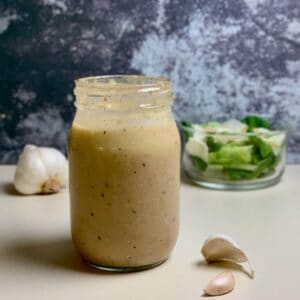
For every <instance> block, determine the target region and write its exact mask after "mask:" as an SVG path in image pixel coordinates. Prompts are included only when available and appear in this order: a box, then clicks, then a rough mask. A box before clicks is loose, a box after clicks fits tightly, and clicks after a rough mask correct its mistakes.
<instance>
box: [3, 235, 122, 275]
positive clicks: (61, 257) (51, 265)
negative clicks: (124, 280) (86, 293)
mask: <svg viewBox="0 0 300 300" xmlns="http://www.w3.org/2000/svg"><path fill="white" fill-rule="evenodd" d="M0 253H1V256H0V260H4V261H5V262H8V261H14V263H15V264H18V266H19V265H20V267H21V268H31V269H32V268H38V269H41V268H44V269H45V270H47V271H49V270H50V271H51V270H57V269H61V270H65V271H71V272H74V271H75V272H80V273H87V274H92V275H96V276H118V275H119V276H121V275H122V273H110V272H105V271H100V270H99V271H98V270H96V269H93V268H92V267H90V266H88V265H87V264H86V263H85V262H84V261H83V260H82V259H81V257H80V256H79V255H78V254H77V252H76V250H75V248H74V246H73V244H72V241H71V239H69V238H67V237H66V238H59V239H55V240H50V239H48V240H42V241H39V240H37V239H35V240H27V241H22V242H19V243H15V244H9V245H7V246H6V247H5V248H3V249H2V250H1V251H0Z"/></svg>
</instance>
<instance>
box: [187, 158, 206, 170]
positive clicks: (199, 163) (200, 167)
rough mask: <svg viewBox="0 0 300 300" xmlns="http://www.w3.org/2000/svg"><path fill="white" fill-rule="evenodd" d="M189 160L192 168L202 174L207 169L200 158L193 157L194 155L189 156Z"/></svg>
mask: <svg viewBox="0 0 300 300" xmlns="http://www.w3.org/2000/svg"><path fill="white" fill-rule="evenodd" d="M189 159H190V161H191V163H192V165H193V166H194V168H196V169H198V170H200V171H202V172H204V171H205V170H206V169H207V165H208V164H207V163H206V162H205V161H204V160H202V159H201V158H199V157H197V156H194V155H189Z"/></svg>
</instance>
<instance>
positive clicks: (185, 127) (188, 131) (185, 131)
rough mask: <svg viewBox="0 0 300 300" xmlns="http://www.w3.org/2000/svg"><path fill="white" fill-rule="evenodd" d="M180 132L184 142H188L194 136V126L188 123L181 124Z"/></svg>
mask: <svg viewBox="0 0 300 300" xmlns="http://www.w3.org/2000/svg"><path fill="white" fill-rule="evenodd" d="M180 129H181V130H180V131H181V133H182V137H183V140H184V141H185V142H187V141H188V139H189V138H190V137H192V136H193V125H192V123H190V122H188V121H182V122H181V124H180Z"/></svg>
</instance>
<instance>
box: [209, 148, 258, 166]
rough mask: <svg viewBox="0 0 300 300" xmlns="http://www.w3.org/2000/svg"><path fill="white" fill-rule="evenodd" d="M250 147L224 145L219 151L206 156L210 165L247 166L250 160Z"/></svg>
mask: <svg viewBox="0 0 300 300" xmlns="http://www.w3.org/2000/svg"><path fill="white" fill-rule="evenodd" d="M252 148H253V146H252V145H249V146H248V145H247V146H234V145H231V144H226V145H224V146H223V147H222V148H221V149H220V150H219V151H217V152H211V153H209V155H208V162H209V163H212V164H231V163H234V164H242V163H245V164H248V163H250V162H251V158H252Z"/></svg>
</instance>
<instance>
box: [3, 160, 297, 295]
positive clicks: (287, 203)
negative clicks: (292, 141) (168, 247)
mask: <svg viewBox="0 0 300 300" xmlns="http://www.w3.org/2000/svg"><path fill="white" fill-rule="evenodd" d="M13 173H14V167H13V166H0V299H5V300H10V299H30V300H34V299H39V300H41V299H43V300H44V299H51V300H59V299H72V300H73V299H74V300H75V299H81V300H82V299H89V300H90V299H97V300H99V299H105V300H107V299H126V300H127V299H130V300H135V299H143V300H148V299H149V300H150V299H151V300H154V299H163V300H168V299H189V300H190V299H201V295H202V289H203V287H204V286H205V285H206V283H207V282H208V281H209V280H210V279H211V278H212V277H214V276H215V275H217V274H218V273H220V272H221V271H222V270H225V267H226V266H224V265H222V264H221V265H208V266H207V265H206V264H205V263H204V262H203V258H202V257H201V254H200V248H201V245H202V242H203V241H204V239H205V238H206V237H207V236H208V235H211V234H214V233H225V234H228V235H230V236H232V237H233V238H234V239H235V240H236V241H237V242H238V243H239V244H240V246H241V247H242V248H243V249H244V250H245V252H246V254H247V255H248V258H249V259H250V262H251V264H252V266H253V268H254V270H255V278H254V279H253V280H251V279H249V278H248V277H247V275H245V274H244V273H243V272H241V271H239V270H238V269H233V273H234V275H235V278H236V286H235V289H234V291H233V292H232V293H230V294H227V295H224V296H221V297H219V298H218V299H233V300H234V299H243V300H248V299H253V300H260V299H261V300H266V299H272V300H277V299H278V300H279V299H285V300H288V299H292V300H296V299H300V291H299V287H298V285H299V284H300V275H299V274H300V273H299V269H300V180H299V178H300V165H298V166H296V165H291V166H288V167H287V169H286V172H285V174H284V176H283V179H282V182H281V183H279V184H278V185H277V186H274V187H271V188H267V189H263V190H257V191H247V192H221V191H212V190H206V189H202V188H199V187H196V186H192V185H188V184H187V183H182V188H181V229H180V234H179V240H178V242H177V245H176V248H175V250H174V252H173V254H172V256H171V258H170V259H169V260H168V261H167V262H166V263H164V264H163V265H161V266H159V267H157V268H155V269H151V270H148V271H143V272H138V273H130V274H109V273H101V272H97V271H94V270H92V269H90V268H89V267H87V266H85V265H84V263H83V262H81V260H80V259H79V257H78V256H77V254H76V253H75V251H74V249H73V246H72V243H71V240H70V228H69V199H68V192H67V190H65V191H64V192H62V193H59V194H56V195H48V196H20V195H17V194H16V193H15V192H14V189H13V186H12V178H13ZM227 268H228V266H227Z"/></svg>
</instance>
